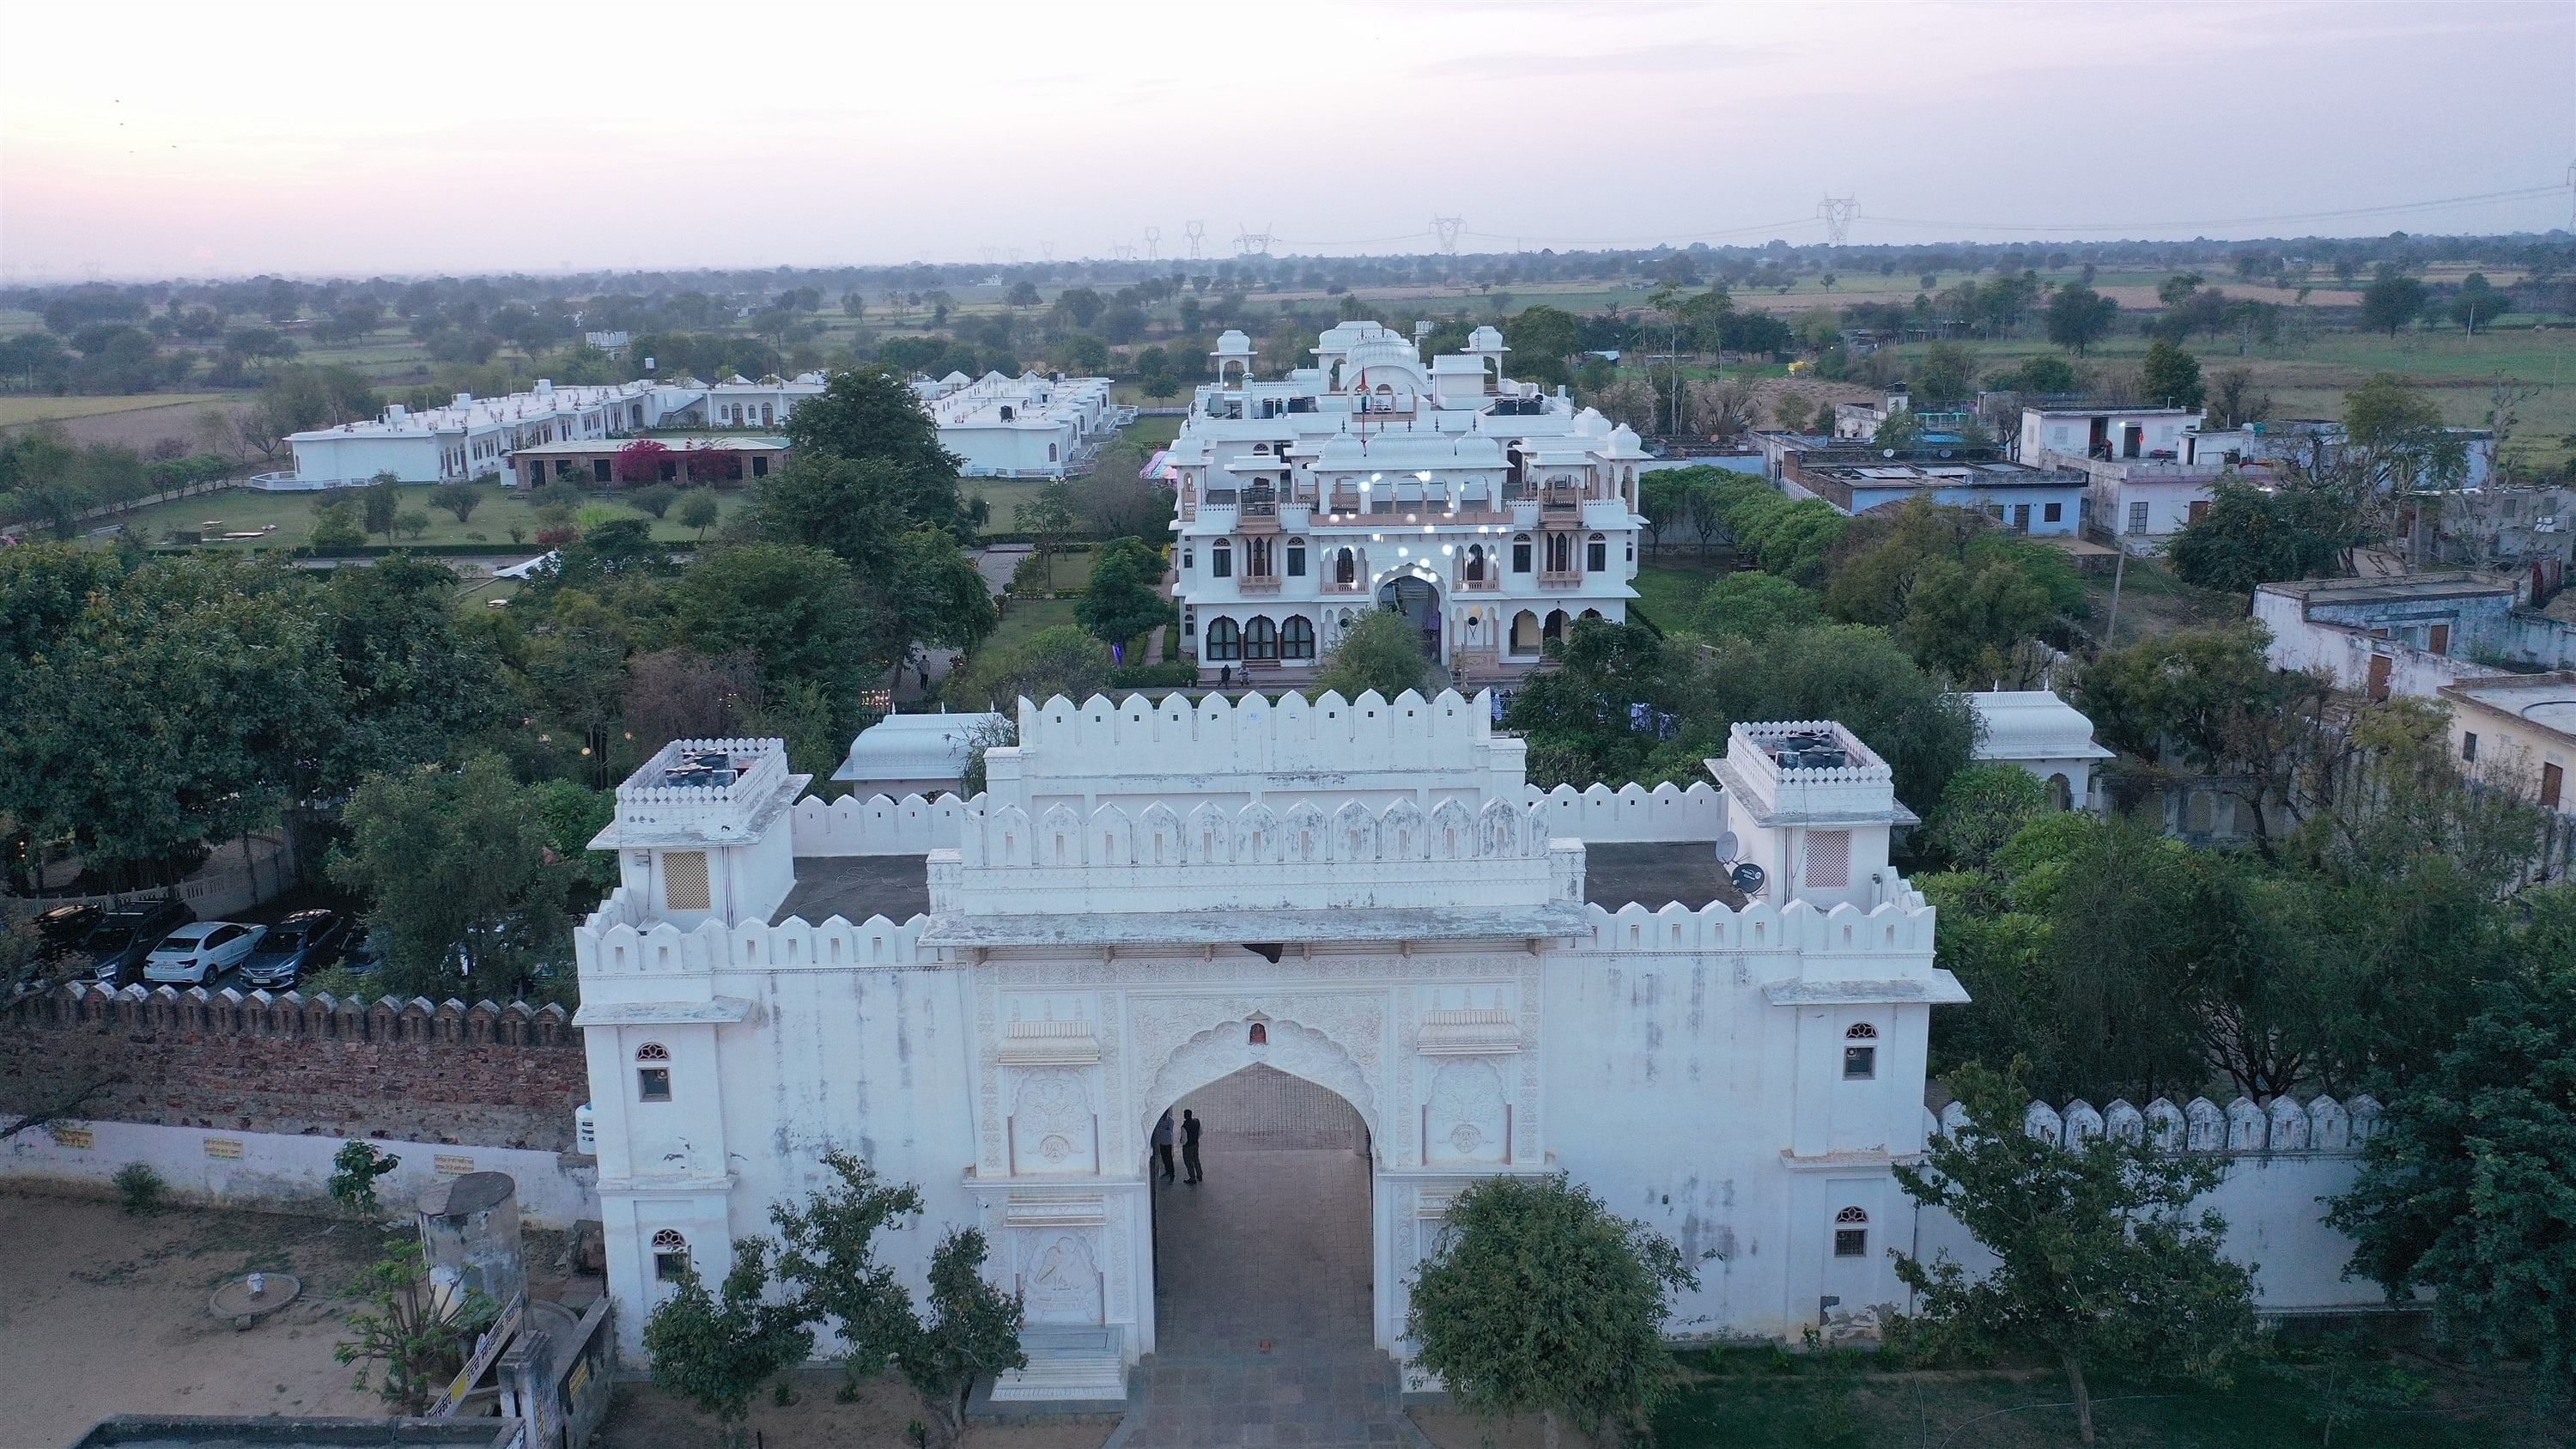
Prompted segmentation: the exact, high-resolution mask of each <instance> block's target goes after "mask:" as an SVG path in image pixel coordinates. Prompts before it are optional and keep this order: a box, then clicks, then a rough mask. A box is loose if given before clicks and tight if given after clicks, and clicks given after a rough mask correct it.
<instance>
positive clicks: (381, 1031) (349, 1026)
mask: <svg viewBox="0 0 2576 1449" xmlns="http://www.w3.org/2000/svg"><path fill="white" fill-rule="evenodd" d="M0 1019H5V1021H6V1023H7V1024H8V1025H10V1026H15V1027H49V1026H50V1027H62V1028H67V1029H88V1030H100V1031H114V1032H124V1033H137V1032H175V1033H179V1034H182V1035H187V1036H242V1037H301V1038H310V1039H313V1040H318V1041H353V1042H354V1041H379V1042H444V1043H454V1044H458V1045H470V1046H481V1045H494V1044H497V1045H503V1046H542V1047H551V1046H573V1045H577V1044H578V1041H579V1039H578V1038H577V1037H576V1036H574V1034H573V1031H572V1018H571V1016H570V1014H569V1013H567V1012H566V1011H565V1010H564V1009H563V1008H562V1007H560V1006H536V1005H531V1004H530V1003H528V1002H525V1001H512V1002H507V1003H502V1002H494V1001H489V1000H486V1001H477V1002H473V1003H471V1004H468V1003H466V1002H464V1001H459V1000H455V999H450V1000H447V1001H431V1000H430V999H429V998H427V997H425V996H415V997H413V998H411V999H410V1000H408V1001H405V1000H401V999H398V998H395V997H390V996H387V997H379V998H376V999H374V1000H368V999H366V998H362V997H356V996H349V997H335V996H333V995H332V994H331V993H329V992H327V991H320V992H315V993H313V994H312V995H309V996H308V995H306V994H304V993H303V992H300V991H285V992H274V993H272V992H267V991H253V992H249V993H247V994H245V993H243V992H240V991H236V990H234V989H233V988H231V987H229V986H227V987H224V988H222V989H220V990H215V991H209V990H207V989H206V988H205V987H202V986H191V987H188V988H187V989H185V990H182V989H180V988H178V987H176V986H157V987H147V986H128V987H125V988H123V989H122V990H117V989H113V988H110V987H106V986H101V985H98V984H97V983H94V982H85V981H84V982H73V983H70V984H68V985H64V986H59V987H56V988H54V989H53V990H51V991H40V992H33V993H30V994H28V995H26V996H22V997H20V998H18V999H17V1000H16V1001H13V1002H11V1003H10V1004H9V1006H8V1008H7V1012H6V1016H5V1018H0Z"/></svg>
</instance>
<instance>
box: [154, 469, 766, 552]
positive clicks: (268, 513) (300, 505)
mask: <svg viewBox="0 0 2576 1449" xmlns="http://www.w3.org/2000/svg"><path fill="white" fill-rule="evenodd" d="M478 491H480V492H481V493H482V494H483V500H484V501H483V503H482V506H480V507H478V508H476V509H475V510H474V511H473V513H472V514H471V515H470V516H469V517H468V519H467V521H466V522H464V523H461V524H460V523H458V522H457V521H456V515H454V514H452V513H449V512H447V511H445V510H443V509H438V508H432V507H431V506H430V503H429V494H430V490H429V488H428V487H427V486H426V485H422V486H415V487H406V488H405V489H404V490H403V507H404V508H405V509H406V510H410V509H419V510H420V511H422V512H424V513H426V514H428V515H429V518H430V527H429V532H427V533H426V534H423V535H422V536H421V537H420V538H419V539H418V540H417V541H418V542H420V543H423V544H465V543H489V544H491V545H492V548H493V551H494V552H495V553H513V552H520V551H526V552H530V553H533V552H534V551H535V548H536V545H535V544H534V543H533V542H530V541H529V540H533V539H534V538H535V537H536V535H537V530H538V529H539V528H540V527H542V525H541V524H539V523H538V521H537V518H536V515H535V514H534V512H533V511H532V510H531V509H530V508H529V506H528V504H527V502H526V500H525V498H523V497H522V496H521V495H520V494H518V493H516V492H514V491H510V490H505V489H502V488H498V487H495V486H493V485H490V484H483V485H479V489H478ZM330 496H332V495H329V494H321V493H264V492H261V491H259V490H257V489H251V488H233V489H226V490H224V491H222V492H219V493H201V494H198V495H196V496H194V497H190V498H181V499H177V500H175V501H173V502H169V503H156V504H153V505H151V506H150V507H147V508H138V509H136V510H134V511H133V512H132V513H128V514H126V515H124V516H123V517H122V518H120V519H119V520H118V521H119V522H120V523H123V524H125V525H126V526H128V527H130V528H132V529H133V530H134V531H135V532H136V533H137V534H139V535H141V536H142V537H143V539H144V541H145V542H147V543H159V542H161V541H162V539H163V538H164V537H165V536H166V535H168V534H169V533H170V532H172V531H173V530H176V529H194V528H197V527H198V526H199V525H200V524H202V523H204V522H207V521H210V520H213V521H220V522H221V523H222V525H223V527H224V529H225V530H228V531H248V530H251V529H257V528H263V527H266V526H267V525H269V524H272V523H273V524H275V525H277V531H276V532H274V533H271V534H268V535H266V536H265V537H262V538H259V539H255V540H250V541H246V542H240V543H217V544H215V545H212V546H213V547H218V548H288V547H293V546H295V545H297V544H301V543H303V542H304V541H305V539H306V538H307V537H308V536H309V535H310V533H311V531H312V526H313V510H314V508H315V506H316V505H317V504H318V503H319V502H320V501H321V500H322V499H324V498H327V497H330ZM749 496H750V495H749V494H748V493H747V492H746V491H745V490H742V489H738V488H737V489H731V490H728V491H724V492H720V493H718V494H717V495H716V497H717V500H718V501H719V502H720V503H721V504H722V505H723V507H724V510H725V512H726V513H727V514H728V515H730V514H731V513H732V512H733V511H734V510H735V509H737V508H740V507H741V506H742V505H743V503H744V501H745V500H746V499H747V498H748V497H749ZM584 507H585V508H605V509H608V510H609V511H610V512H611V513H612V514H614V515H615V516H616V517H620V518H644V517H648V516H649V515H647V514H645V513H644V512H643V511H642V510H641V509H636V508H630V507H628V506H626V505H625V504H623V503H614V502H609V501H606V500H605V499H600V498H594V499H592V500H591V501H590V502H588V503H586V504H585V505H584ZM513 527H516V528H517V529H518V530H519V531H520V533H521V535H522V536H523V537H522V539H521V540H520V541H517V542H513V541H512V539H511V537H510V530H511V529H512V528H513ZM475 534H480V535H482V536H481V537H480V538H476V537H472V536H471V535H475ZM653 536H654V537H656V538H659V539H662V540H664V541H666V542H669V543H675V544H676V543H693V542H695V541H696V540H697V536H698V534H697V530H696V529H693V528H683V527H681V526H680V525H679V524H678V523H676V522H673V521H671V520H669V519H665V520H663V521H662V522H660V523H657V524H655V525H654V526H653ZM383 541H384V540H383V539H382V538H380V537H378V538H370V539H369V540H368V542H370V543H382V542H383ZM401 541H402V542H405V543H409V542H413V541H414V540H411V539H402V540H401Z"/></svg>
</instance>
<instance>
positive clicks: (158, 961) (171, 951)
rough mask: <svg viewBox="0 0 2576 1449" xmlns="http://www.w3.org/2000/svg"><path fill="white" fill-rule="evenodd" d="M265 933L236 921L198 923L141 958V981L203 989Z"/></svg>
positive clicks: (163, 940)
mask: <svg viewBox="0 0 2576 1449" xmlns="http://www.w3.org/2000/svg"><path fill="white" fill-rule="evenodd" d="M267 934H268V927H266V926H245V925H242V924H241V923H239V922H237V921H198V922H195V923H194V924H191V925H185V926H181V927H180V928H179V929H177V930H175V931H172V932H171V933H170V934H169V935H167V936H164V937H162V938H161V944H160V945H158V946H155V947H153V948H152V954H151V955H149V956H146V957H144V958H143V979H144V980H145V981H147V982H150V983H151V984H153V985H155V986H163V985H167V986H182V985H185V986H203V985H205V984H206V983H207V982H209V981H212V980H214V979H215V978H216V977H217V976H219V975H221V974H223V973H224V972H226V971H229V970H231V969H232V968H233V966H234V965H236V964H238V963H239V962H240V961H241V959H242V958H243V957H245V956H247V955H249V954H250V953H251V948H252V947H254V946H257V945H258V944H259V938H260V937H262V936H265V935H267Z"/></svg>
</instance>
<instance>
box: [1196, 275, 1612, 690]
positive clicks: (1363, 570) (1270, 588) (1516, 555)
mask: <svg viewBox="0 0 2576 1449" xmlns="http://www.w3.org/2000/svg"><path fill="white" fill-rule="evenodd" d="M1508 351H1510V349H1509V348H1507V347H1505V346H1504V345H1503V334H1502V333H1500V332H1498V331H1496V330H1494V329H1493V328H1491V327H1479V328H1477V329H1476V330H1475V331H1474V332H1473V333H1472V334H1470V335H1469V337H1468V339H1467V346H1466V348H1465V350H1463V351H1460V352H1457V353H1453V354H1450V355H1448V356H1445V357H1436V358H1433V359H1432V361H1431V364H1430V365H1429V366H1428V367H1425V366H1424V365H1423V362H1422V355H1421V347H1420V344H1419V343H1417V342H1415V341H1414V340H1412V339H1408V338H1406V337H1403V336H1401V335H1399V334H1397V333H1395V332H1393V331H1390V330H1389V329H1387V328H1385V327H1381V326H1379V325H1378V324H1377V323H1375V322H1345V323H1343V324H1341V325H1340V326H1338V327H1334V328H1332V329H1330V330H1329V331H1326V332H1325V333H1323V334H1322V335H1321V336H1320V337H1318V338H1317V339H1316V342H1315V348H1314V352H1315V365H1314V366H1313V367H1309V368H1300V369H1298V370H1296V371H1294V372H1292V373H1290V374H1289V375H1288V376H1287V378H1286V379H1284V380H1281V381H1275V382H1256V381H1254V380H1253V379H1252V356H1253V349H1252V341H1251V339H1250V338H1248V337H1246V336H1245V335H1244V334H1242V333H1241V332H1228V333H1226V334H1225V335H1224V336H1223V337H1221V338H1219V339H1218V341H1217V348H1216V351H1215V353H1214V354H1213V356H1214V359H1215V362H1216V371H1217V379H1216V381H1215V382H1213V383H1210V384H1206V385H1203V386H1201V387H1200V388H1199V389H1198V392H1197V395H1196V396H1195V397H1194V398H1193V399H1192V401H1191V404H1190V415H1189V419H1188V421H1186V422H1185V423H1184V424H1183V425H1182V427H1181V433H1180V436H1179V437H1178V438H1177V439H1176V440H1175V441H1174V442H1173V444H1172V448H1171V455H1170V461H1169V463H1168V465H1167V471H1168V472H1169V474H1170V476H1171V478H1172V481H1173V486H1174V488H1175V490H1176V491H1177V494H1178V500H1179V505H1180V508H1179V517H1178V519H1177V520H1176V521H1175V522H1174V524H1173V527H1174V530H1175V531H1176V532H1177V533H1178V535H1179V538H1178V540H1177V544H1176V548H1175V555H1176V557H1175V559H1174V575H1173V577H1174V584H1173V597H1174V598H1175V599H1176V600H1178V602H1179V603H1180V606H1181V652H1182V653H1183V654H1184V655H1185V656H1188V657H1191V658H1195V659H1196V660H1197V661H1198V663H1199V669H1200V673H1201V674H1202V675H1203V676H1204V677H1205V678H1207V679H1208V680H1210V681H1212V682H1213V681H1218V680H1221V679H1223V678H1224V677H1226V676H1227V675H1228V674H1229V673H1231V675H1232V676H1233V677H1234V678H1236V679H1238V680H1239V679H1244V678H1247V677H1260V676H1265V675H1272V674H1278V675H1285V676H1287V677H1288V678H1291V679H1294V678H1296V677H1299V676H1301V675H1304V674H1307V673H1309V672H1311V671H1312V670H1313V669H1314V668H1315V667H1316V665H1317V662H1318V661H1319V660H1320V659H1321V658H1322V657H1323V655H1324V654H1326V653H1328V652H1330V650H1331V649H1332V647H1333V645H1334V643H1335V642H1336V641H1337V640H1338V639H1339V638H1340V636H1341V631H1342V630H1343V628H1344V627H1346V626H1347V625H1349V624H1350V622H1351V621H1352V620H1353V619H1355V618H1357V617H1358V616H1359V614H1360V612H1361V611H1363V610H1366V609H1368V608H1371V607H1380V608H1387V609H1394V610H1397V611H1399V612H1401V613H1402V614H1404V616H1405V617H1406V618H1407V619H1408V620H1410V621H1411V622H1412V623H1413V625H1414V627H1415V628H1416V629H1417V630H1418V631H1420V634H1421V637H1422V642H1423V648H1424V650H1425V651H1426V652H1428V653H1429V654H1430V655H1431V656H1432V657H1433V658H1434V659H1436V660H1438V661H1439V662H1440V664H1441V665H1442V666H1443V667H1444V668H1447V669H1449V670H1450V671H1451V672H1452V674H1453V677H1455V678H1458V679H1462V680H1468V679H1473V680H1488V679H1508V678H1511V677H1514V676H1516V675H1519V674H1523V673H1526V672H1527V671H1528V670H1529V669H1530V668H1531V667H1533V666H1535V665H1536V664H1537V663H1538V662H1539V659H1540V657H1541V655H1542V654H1543V652H1544V651H1545V649H1546V646H1547V645H1548V643H1549V642H1550V641H1552V640H1555V639H1558V638H1561V637H1563V635H1564V633H1565V631H1566V628H1567V626H1568V625H1569V624H1571V623H1572V622H1573V621H1574V620H1575V619H1578V618H1581V617H1582V616H1584V615H1586V614H1592V615H1597V616H1599V617H1602V618H1606V619H1623V618H1625V617H1627V612H1628V601H1629V600H1630V599H1633V598H1635V597H1636V596H1637V594H1636V590H1635V589H1633V588H1632V587H1630V585H1629V580H1631V579H1633V578H1634V577H1636V573H1637V532H1638V529H1639V528H1640V527H1641V526H1642V525H1643V524H1644V522H1645V520H1644V519H1643V518H1641V517H1640V516H1639V515H1638V511H1637V506H1638V490H1637V470H1638V466H1639V465H1640V464H1642V463H1644V462H1645V461H1646V453H1645V450H1644V449H1643V448H1641V447H1639V446H1638V443H1637V435H1636V434H1635V433H1634V432H1632V431H1630V430H1629V429H1628V428H1626V427H1624V426H1613V425H1612V424H1611V422H1610V420H1609V419H1607V418H1605V417H1603V416H1602V415H1601V414H1600V413H1598V412H1596V411H1594V410H1593V409H1591V408H1584V409H1582V410H1581V411H1577V410H1576V409H1575V407H1574V405H1573V403H1572V402H1570V401H1569V400H1568V399H1567V398H1566V397H1565V395H1564V393H1563V391H1562V390H1559V391H1558V392H1556V393H1553V394H1550V393H1543V392H1541V391H1540V390H1539V388H1538V386H1537V385H1536V384H1535V383H1526V382H1515V381H1513V380H1512V379H1511V378H1509V377H1506V376H1505V375H1504V374H1503V354H1504V353H1506V352H1508Z"/></svg>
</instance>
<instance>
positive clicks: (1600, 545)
mask: <svg viewBox="0 0 2576 1449" xmlns="http://www.w3.org/2000/svg"><path fill="white" fill-rule="evenodd" d="M1583 567H1584V569H1585V570H1586V571H1587V572H1591V573H1596V574H1597V573H1601V572H1604V571H1606V570H1607V569H1608V568H1609V567H1610V540H1609V539H1607V538H1604V537H1602V536H1601V535H1600V534H1597V533H1596V534H1594V535H1592V537H1591V539H1590V541H1588V542H1586V543H1585V544H1584V545H1583Z"/></svg>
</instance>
